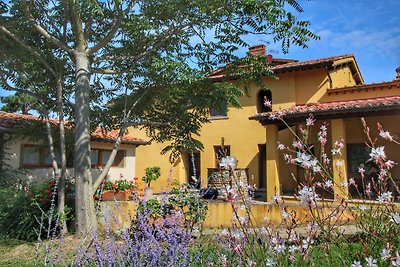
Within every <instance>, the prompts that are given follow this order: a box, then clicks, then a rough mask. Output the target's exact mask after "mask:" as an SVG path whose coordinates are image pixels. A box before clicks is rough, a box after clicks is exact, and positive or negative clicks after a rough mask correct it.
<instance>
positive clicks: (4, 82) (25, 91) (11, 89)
mask: <svg viewBox="0 0 400 267" xmlns="http://www.w3.org/2000/svg"><path fill="white" fill-rule="evenodd" d="M0 79H1V84H2V86H3V87H4V89H6V90H8V91H15V92H19V93H23V94H27V95H30V96H33V97H35V98H36V99H37V100H38V101H42V102H44V101H45V99H44V98H43V97H41V96H40V95H39V94H37V93H34V92H31V91H29V90H26V89H21V88H17V87H14V86H11V85H10V84H9V83H8V82H7V81H6V80H5V79H4V77H2V76H0Z"/></svg>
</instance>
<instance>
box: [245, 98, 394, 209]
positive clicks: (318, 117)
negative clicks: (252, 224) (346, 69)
mask: <svg viewBox="0 0 400 267" xmlns="http://www.w3.org/2000/svg"><path fill="white" fill-rule="evenodd" d="M361 118H365V121H366V124H367V125H368V127H369V133H365V130H366V129H365V128H364V126H363V124H362V121H361ZM250 119H254V120H257V121H259V122H260V123H261V124H262V125H263V126H265V131H266V147H267V153H266V177H267V178H266V185H267V186H266V199H265V201H266V202H273V197H274V196H276V195H279V196H282V197H284V198H287V199H294V196H296V195H298V191H299V188H300V186H303V185H305V184H310V183H313V185H315V184H317V185H318V184H322V183H324V182H326V179H325V180H324V179H322V178H321V177H320V176H319V175H315V176H314V177H312V179H310V177H307V175H308V174H307V172H306V171H304V168H303V167H301V166H299V165H301V164H300V161H299V160H297V158H298V157H299V155H301V153H300V151H301V149H299V147H296V146H303V149H304V147H306V148H305V149H306V150H307V151H308V152H307V153H309V154H310V155H313V156H314V158H315V159H316V160H319V161H323V160H324V157H328V159H327V163H328V161H329V164H327V166H326V170H324V171H325V172H329V174H328V175H329V176H330V177H331V180H332V186H331V187H324V186H319V187H318V188H317V189H316V193H317V194H318V196H319V197H321V198H323V199H324V200H327V201H334V202H341V201H343V200H344V201H352V200H357V199H366V200H375V199H376V198H377V195H378V194H379V192H377V191H378V190H379V189H377V188H373V186H372V188H371V190H369V191H370V192H369V193H368V194H366V193H365V191H366V189H365V186H367V184H368V183H370V184H371V183H372V184H373V183H374V181H373V177H374V175H376V173H377V172H379V168H378V169H377V170H373V168H376V166H374V165H373V164H372V162H371V161H369V158H370V152H371V147H368V145H367V144H368V143H371V141H372V142H373V146H374V147H376V148H377V147H384V150H385V152H386V156H387V157H388V158H389V159H390V160H392V161H394V162H396V163H397V162H400V154H399V153H396V151H397V150H398V144H395V143H394V142H391V141H390V140H387V139H384V138H382V137H380V131H382V130H379V129H377V123H380V124H381V125H382V126H383V128H384V131H385V132H386V131H387V132H390V133H391V134H392V135H393V136H394V137H395V138H396V137H398V136H399V135H400V134H399V133H400V124H399V122H400V97H399V96H389V97H380V98H374V99H363V100H350V101H337V102H328V103H318V104H306V105H297V106H294V107H292V108H291V109H287V110H281V111H275V112H266V113H262V114H257V115H256V116H253V117H251V118H250ZM311 124H312V125H311ZM305 131H307V132H305ZM321 131H325V134H326V137H324V138H325V139H326V140H324V144H323V145H322V144H321ZM304 134H307V135H308V137H307V138H306V139H302V137H301V136H303V135H304ZM368 134H369V136H370V137H371V138H372V139H371V140H369V137H368ZM296 136H297V137H296ZM375 139H376V140H375ZM300 140H301V142H300V143H302V144H299V141H300ZM338 145H341V149H340V151H338V150H337V146H338ZM370 145H371V144H370ZM289 150H291V151H289ZM332 151H334V152H335V151H336V153H332ZM332 154H334V155H332ZM360 167H362V168H364V170H365V172H364V174H363V175H361V174H360V172H359V168H360ZM390 171H391V173H392V178H391V180H390V181H388V185H387V187H388V188H387V190H390V191H391V192H392V193H393V200H394V201H399V199H398V195H399V194H398V193H399V192H398V190H395V187H396V186H398V185H399V180H398V177H399V176H400V168H399V166H398V165H395V166H394V167H393V168H392V169H391V170H390Z"/></svg>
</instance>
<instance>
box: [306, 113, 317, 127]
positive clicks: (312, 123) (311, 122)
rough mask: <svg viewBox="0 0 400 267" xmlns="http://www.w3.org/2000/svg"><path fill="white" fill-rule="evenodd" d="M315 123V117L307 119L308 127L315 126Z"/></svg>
mask: <svg viewBox="0 0 400 267" xmlns="http://www.w3.org/2000/svg"><path fill="white" fill-rule="evenodd" d="M314 122H315V119H314V115H313V114H310V116H309V117H308V118H307V119H306V125H307V126H313V125H314Z"/></svg>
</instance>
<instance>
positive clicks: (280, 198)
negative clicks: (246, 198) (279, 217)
mask: <svg viewBox="0 0 400 267" xmlns="http://www.w3.org/2000/svg"><path fill="white" fill-rule="evenodd" d="M271 199H272V200H273V201H281V200H282V196H280V195H276V196H272V197H271Z"/></svg>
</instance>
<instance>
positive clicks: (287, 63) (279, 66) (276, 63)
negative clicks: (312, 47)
mask: <svg viewBox="0 0 400 267" xmlns="http://www.w3.org/2000/svg"><path fill="white" fill-rule="evenodd" d="M346 58H349V59H354V55H353V54H345V55H340V56H332V57H324V58H318V59H312V60H303V61H299V60H293V59H281V58H279V59H272V65H273V66H272V67H271V69H272V71H274V72H275V73H280V72H285V71H296V70H304V69H308V68H315V67H318V66H326V65H329V64H333V63H334V61H337V60H341V59H346ZM241 67H244V66H241ZM207 77H209V78H211V79H216V80H218V79H221V78H223V77H225V70H224V68H220V69H217V70H215V71H213V72H211V73H210V74H208V75H207Z"/></svg>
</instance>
